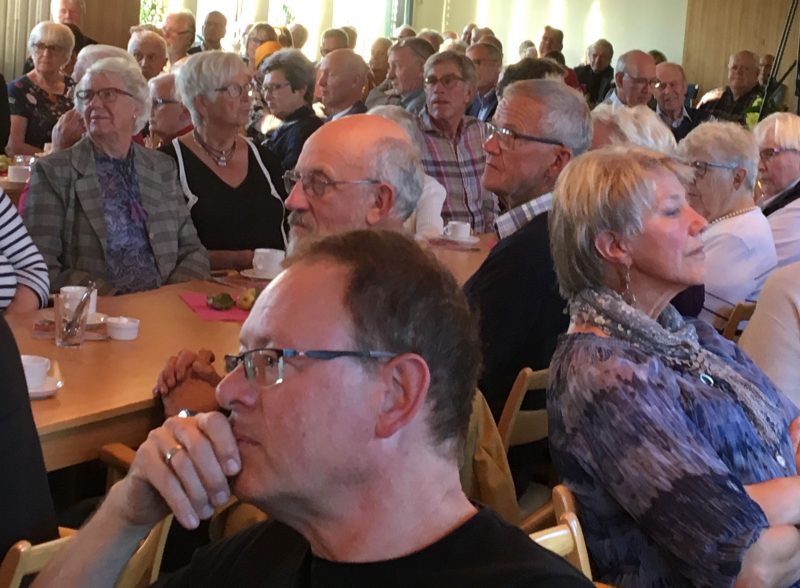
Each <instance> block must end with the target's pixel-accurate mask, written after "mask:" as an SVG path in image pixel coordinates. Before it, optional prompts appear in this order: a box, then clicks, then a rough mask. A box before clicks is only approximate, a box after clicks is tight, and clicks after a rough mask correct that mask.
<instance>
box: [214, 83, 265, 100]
mask: <svg viewBox="0 0 800 588" xmlns="http://www.w3.org/2000/svg"><path fill="white" fill-rule="evenodd" d="M254 87H255V85H254V84H253V82H247V83H246V84H228V85H227V86H222V87H221V88H214V91H215V92H227V93H228V96H230V97H231V98H239V97H240V96H241V95H242V94H244V93H246V94H247V95H248V96H252V95H253V89H254Z"/></svg>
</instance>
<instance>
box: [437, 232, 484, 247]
mask: <svg viewBox="0 0 800 588" xmlns="http://www.w3.org/2000/svg"><path fill="white" fill-rule="evenodd" d="M439 238H440V239H441V240H442V241H452V242H453V243H465V244H467V245H474V244H475V243H477V242H478V241H480V240H481V238H480V237H478V236H476V235H470V236H469V237H466V238H465V239H457V238H456V237H453V236H450V235H445V234H442V235H441V236H440V237H439Z"/></svg>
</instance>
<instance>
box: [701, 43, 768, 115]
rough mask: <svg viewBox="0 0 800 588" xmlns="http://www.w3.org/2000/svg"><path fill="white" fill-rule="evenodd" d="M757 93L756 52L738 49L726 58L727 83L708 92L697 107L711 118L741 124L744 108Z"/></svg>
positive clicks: (758, 89) (751, 101)
mask: <svg viewBox="0 0 800 588" xmlns="http://www.w3.org/2000/svg"><path fill="white" fill-rule="evenodd" d="M760 93H761V87H760V86H759V85H758V55H756V54H755V53H753V52H752V51H740V52H739V53H736V54H734V55H731V57H730V60H729V61H728V85H727V86H726V87H725V88H717V89H716V90H711V91H710V92H708V93H707V94H706V95H705V96H703V98H702V99H701V100H700V104H699V105H698V106H697V108H698V109H699V110H702V111H703V112H706V113H708V115H709V116H712V117H714V118H717V119H722V120H729V121H733V122H738V123H739V124H745V120H744V117H745V112H746V111H747V109H748V108H750V106H751V105H752V104H753V101H755V99H756V98H758V96H759V94H760Z"/></svg>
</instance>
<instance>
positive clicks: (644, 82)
mask: <svg viewBox="0 0 800 588" xmlns="http://www.w3.org/2000/svg"><path fill="white" fill-rule="evenodd" d="M625 77H626V78H628V79H629V80H630V81H631V83H633V85H634V86H650V87H651V88H655V87H656V86H657V85H658V78H635V77H633V76H632V75H631V74H629V73H625Z"/></svg>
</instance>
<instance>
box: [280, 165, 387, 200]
mask: <svg viewBox="0 0 800 588" xmlns="http://www.w3.org/2000/svg"><path fill="white" fill-rule="evenodd" d="M283 182H284V184H285V185H286V191H287V192H291V191H292V190H294V187H295V186H296V185H297V183H298V182H300V183H301V185H302V186H303V191H304V192H305V193H306V194H308V195H309V196H313V197H314V198H322V197H323V196H324V195H325V190H327V189H328V188H329V187H331V186H333V187H335V186H340V185H344V184H373V185H377V184H380V183H381V182H379V181H378V180H331V179H330V178H328V177H327V176H326V175H325V174H323V173H321V172H309V173H307V174H301V173H298V172H296V171H294V170H290V171H287V172H286V173H285V174H283Z"/></svg>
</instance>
